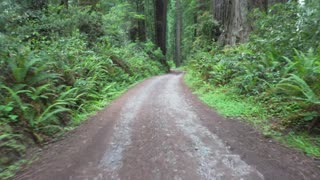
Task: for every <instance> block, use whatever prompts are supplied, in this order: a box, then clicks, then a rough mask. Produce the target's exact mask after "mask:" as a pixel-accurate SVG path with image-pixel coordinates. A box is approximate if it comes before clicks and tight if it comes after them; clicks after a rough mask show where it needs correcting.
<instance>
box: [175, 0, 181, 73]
mask: <svg viewBox="0 0 320 180" xmlns="http://www.w3.org/2000/svg"><path fill="white" fill-rule="evenodd" d="M181 13H182V9H181V3H180V0H176V25H175V26H176V28H175V29H176V33H175V34H176V36H175V49H176V50H175V63H176V66H177V67H179V66H180V65H181V62H182V60H181V37H182V34H181V32H182V14H181Z"/></svg>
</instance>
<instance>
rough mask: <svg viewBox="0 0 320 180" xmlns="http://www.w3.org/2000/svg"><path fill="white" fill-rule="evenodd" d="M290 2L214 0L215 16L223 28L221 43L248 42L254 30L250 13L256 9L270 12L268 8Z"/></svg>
mask: <svg viewBox="0 0 320 180" xmlns="http://www.w3.org/2000/svg"><path fill="white" fill-rule="evenodd" d="M287 1H288V0H213V1H212V3H213V5H212V6H213V15H214V18H215V19H217V20H218V21H219V22H220V24H221V26H222V30H223V31H222V34H221V36H220V37H219V42H221V43H222V44H224V45H235V44H236V43H243V42H246V41H247V40H248V37H249V33H250V31H251V30H252V28H251V23H252V22H249V20H248V13H249V12H250V11H251V10H252V9H254V8H260V9H264V10H265V11H267V10H268V6H269V5H271V4H273V3H277V2H287Z"/></svg>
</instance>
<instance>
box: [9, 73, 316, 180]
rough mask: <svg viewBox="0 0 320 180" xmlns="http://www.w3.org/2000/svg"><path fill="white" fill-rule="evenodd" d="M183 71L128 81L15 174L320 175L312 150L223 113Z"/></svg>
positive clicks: (66, 177) (180, 179)
mask: <svg viewBox="0 0 320 180" xmlns="http://www.w3.org/2000/svg"><path fill="white" fill-rule="evenodd" d="M182 78H183V74H182V73H171V74H167V75H162V76H157V77H153V78H150V79H148V80H146V81H144V82H142V83H140V84H138V85H136V86H135V87H133V88H131V89H130V90H129V91H128V92H127V93H125V94H124V95H123V96H121V97H120V98H119V99H117V100H116V101H114V102H113V103H112V104H111V105H110V106H109V107H108V108H106V109H104V110H102V111H101V112H99V113H97V114H96V115H95V116H93V117H92V118H90V119H89V120H88V121H86V122H84V123H83V124H82V125H81V126H80V127H79V128H78V129H76V130H75V131H73V132H71V133H68V134H67V135H66V136H65V137H64V138H63V139H62V140H61V141H59V142H56V143H53V144H50V145H48V146H47V147H46V148H44V149H43V153H42V154H41V156H40V157H39V159H38V160H36V161H35V162H34V163H33V164H31V165H30V166H29V167H27V168H25V169H23V170H22V171H21V172H19V173H18V174H17V176H16V177H15V178H14V179H19V180H22V179H32V180H82V179H83V180H85V179H88V180H91V179H92V180H100V179H101V180H105V179H106V180H108V179H110V180H118V179H123V180H129V179H132V180H197V179H203V180H223V179H226V180H260V179H261V180H262V179H272V180H277V179H279V180H286V179H292V180H298V179H320V178H319V177H320V169H319V167H318V166H317V164H316V163H315V162H314V161H313V160H312V159H311V158H309V157H306V156H305V155H303V154H302V153H299V152H297V151H295V150H292V149H288V148H286V147H284V146H282V145H279V144H278V143H276V142H273V141H272V140H270V139H266V138H264V137H263V136H262V135H260V134H259V133H258V132H256V131H255V130H254V129H252V128H250V127H249V126H248V125H246V124H244V123H242V122H239V121H236V120H230V119H225V118H222V117H220V116H219V115H217V114H216V113H215V112H214V111H213V110H211V109H210V108H208V107H207V106H205V105H203V104H202V103H201V102H200V101H199V100H198V99H197V98H196V97H195V96H194V95H192V93H191V92H190V90H189V89H188V88H187V87H186V86H185V85H184V83H183V80H182Z"/></svg>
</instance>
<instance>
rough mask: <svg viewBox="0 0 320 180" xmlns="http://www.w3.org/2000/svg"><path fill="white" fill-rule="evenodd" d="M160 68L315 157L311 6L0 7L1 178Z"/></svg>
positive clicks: (164, 0)
mask: <svg viewBox="0 0 320 180" xmlns="http://www.w3.org/2000/svg"><path fill="white" fill-rule="evenodd" d="M169 65H171V67H173V66H177V67H179V66H181V65H183V68H184V69H185V70H187V71H188V74H187V76H186V81H188V82H189V83H190V85H191V86H192V87H193V88H195V89H197V90H199V93H200V94H203V95H204V94H212V95H214V94H217V93H224V94H227V95H228V96H230V97H233V98H235V99H237V100H239V101H248V102H251V103H252V104H255V107H259V108H258V109H259V110H257V108H251V109H253V110H254V112H251V111H250V112H248V113H246V111H242V114H241V113H240V114H231V115H237V116H238V115H239V116H245V117H246V118H249V117H251V118H253V119H255V120H252V122H253V124H254V125H257V126H259V127H261V128H262V129H263V130H264V131H265V132H266V134H271V135H279V136H280V135H281V136H283V135H290V137H294V138H296V139H295V140H294V141H292V142H293V144H294V146H295V147H298V148H300V149H303V150H304V151H306V152H307V153H308V154H312V155H316V156H320V151H319V148H317V147H320V139H319V137H318V134H319V132H318V131H319V121H320V3H319V2H318V0H304V1H303V0H300V1H294V0H291V1H286V0H183V1H182V0H131V1H129V0H25V1H19V0H2V1H1V2H0V102H1V103H0V152H1V155H0V174H1V176H0V177H3V178H6V177H10V176H11V175H12V172H13V171H14V170H15V169H16V167H17V166H19V165H20V164H22V163H24V161H23V160H21V159H23V157H24V155H25V153H26V150H27V149H29V148H30V147H34V146H35V145H37V146H42V145H43V144H44V143H46V142H48V141H50V140H52V139H55V138H57V137H59V136H61V135H62V134H63V133H64V132H65V131H68V130H70V129H73V128H74V127H75V126H76V125H78V124H79V123H80V122H81V121H82V120H84V119H85V118H86V117H88V116H89V115H90V114H91V113H92V112H94V111H96V110H98V109H99V108H102V107H104V106H105V105H106V104H107V103H108V102H110V101H111V100H112V99H114V98H115V97H117V96H118V95H120V94H121V92H123V91H124V90H126V89H127V88H128V87H129V86H130V85H131V84H134V83H135V82H138V81H139V80H142V79H144V78H146V77H149V76H152V75H156V74H160V73H164V72H167V71H169V68H170V67H169ZM209 99H210V98H209ZM226 101H227V100H224V103H225V102H226ZM213 104H217V102H216V101H215V102H214V103H213ZM260 107H261V108H260ZM243 113H246V114H243ZM226 114H227V115H228V113H226ZM249 119H250V118H249ZM256 119H259V120H258V121H257V120H256ZM261 119H263V120H261ZM293 134H295V135H293ZM286 137H288V136H286ZM297 142H298V143H297Z"/></svg>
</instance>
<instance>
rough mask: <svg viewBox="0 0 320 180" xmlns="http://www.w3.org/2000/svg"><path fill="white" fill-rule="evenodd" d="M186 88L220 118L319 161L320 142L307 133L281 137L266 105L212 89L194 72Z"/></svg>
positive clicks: (222, 89)
mask: <svg viewBox="0 0 320 180" xmlns="http://www.w3.org/2000/svg"><path fill="white" fill-rule="evenodd" d="M184 80H185V82H186V84H187V85H188V86H189V87H190V88H191V89H192V91H193V92H194V93H195V94H196V95H197V96H198V97H199V99H200V100H201V101H203V102H204V103H205V104H207V105H208V106H210V107H212V108H214V109H215V110H216V111H217V112H218V113H219V114H220V115H222V116H225V117H229V118H231V119H232V118H236V119H237V120H239V118H240V120H242V121H245V122H247V123H249V124H251V125H252V126H254V127H255V128H256V129H258V130H259V131H260V132H261V133H262V134H263V135H264V136H265V137H268V138H269V137H272V138H274V139H276V140H278V141H280V142H282V143H283V144H285V145H287V146H289V147H293V148H296V149H299V150H302V151H303V152H305V153H306V154H308V155H310V156H315V157H320V138H319V137H317V136H316V135H315V136H310V134H308V133H306V132H290V133H283V132H280V131H277V130H275V129H274V127H273V124H272V123H273V122H272V121H270V119H272V118H273V117H272V114H270V112H268V109H267V106H268V105H267V104H263V103H261V102H259V101H257V100H255V99H253V98H252V97H245V96H239V95H238V94H236V93H235V92H233V90H232V87H215V86H212V85H210V84H208V83H207V82H205V81H203V80H201V78H200V77H199V74H197V72H193V71H190V70H189V71H188V72H187V73H186V75H185V77H184Z"/></svg>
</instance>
